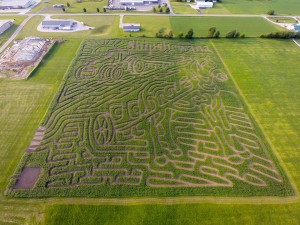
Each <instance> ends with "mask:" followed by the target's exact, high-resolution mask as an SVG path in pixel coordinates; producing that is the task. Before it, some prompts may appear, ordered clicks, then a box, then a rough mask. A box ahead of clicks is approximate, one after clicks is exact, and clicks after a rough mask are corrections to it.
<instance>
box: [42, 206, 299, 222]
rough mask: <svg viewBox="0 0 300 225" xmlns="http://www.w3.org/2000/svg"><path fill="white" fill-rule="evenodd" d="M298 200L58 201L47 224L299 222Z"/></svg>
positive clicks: (49, 210)
mask: <svg viewBox="0 0 300 225" xmlns="http://www.w3.org/2000/svg"><path fill="white" fill-rule="evenodd" d="M299 211H300V205H299V204H290V205H271V204H264V205H260V204H253V205H247V204H243V205H232V204H218V205H217V204H211V203H206V204H187V205H186V204H180V205H159V204H158V205H135V206H111V205H108V206H104V205H100V206H95V205H94V206H91V205H72V206H71V205H58V206H49V207H48V208H47V210H46V224H48V225H55V224H58V223H59V224H62V225H63V224H86V225H92V224H95V223H100V224H101V225H118V224H124V225H127V224H128V225H135V224H136V225H151V224H153V225H173V224H178V225H181V224H188V225H197V224H212V225H214V224H232V225H233V224H235V225H238V224H247V225H263V224H277V225H284V224H294V225H296V224H299V223H300V218H299Z"/></svg>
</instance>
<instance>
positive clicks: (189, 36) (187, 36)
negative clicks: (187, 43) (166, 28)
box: [185, 28, 194, 39]
mask: <svg viewBox="0 0 300 225" xmlns="http://www.w3.org/2000/svg"><path fill="white" fill-rule="evenodd" d="M193 35H194V31H193V29H192V28H191V29H189V31H188V32H187V33H186V35H185V38H187V39H192V38H193Z"/></svg>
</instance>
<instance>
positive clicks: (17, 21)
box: [0, 16, 26, 46]
mask: <svg viewBox="0 0 300 225" xmlns="http://www.w3.org/2000/svg"><path fill="white" fill-rule="evenodd" d="M25 18H26V16H15V17H12V16H1V17H0V20H13V19H15V21H14V25H13V26H12V27H10V28H9V29H8V30H6V31H5V32H4V33H3V34H1V35H0V46H1V45H3V44H4V43H5V41H7V39H9V38H10V36H11V35H12V34H13V33H14V32H15V30H16V29H17V28H18V26H19V25H20V24H21V23H22V21H23V20H24V19H25Z"/></svg>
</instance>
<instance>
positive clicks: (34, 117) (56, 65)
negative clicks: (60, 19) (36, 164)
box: [0, 39, 81, 195]
mask: <svg viewBox="0 0 300 225" xmlns="http://www.w3.org/2000/svg"><path fill="white" fill-rule="evenodd" d="M80 43H81V40H79V39H77V40H73V41H67V42H66V43H64V44H62V45H55V46H54V47H53V49H51V51H50V52H49V53H48V55H47V56H46V57H45V59H44V60H43V62H42V64H41V65H40V66H39V67H38V68H37V69H36V70H35V71H34V72H33V74H32V75H31V77H30V78H29V79H28V80H26V81H24V80H23V81H10V80H4V79H1V80H0V126H1V129H0V152H1V154H0V161H1V163H0V170H1V173H0V192H1V195H2V193H3V192H4V189H5V187H6V185H7V182H8V180H9V176H11V175H12V174H13V171H14V169H15V167H16V165H17V163H18V162H19V160H20V157H21V155H22V154H23V153H24V150H25V149H26V148H27V147H28V145H29V143H30V141H31V139H32V138H33V135H34V133H35V131H36V129H37V127H38V126H39V123H40V121H41V119H42V117H43V116H44V114H45V113H46V111H47V109H48V107H49V104H50V102H51V100H52V98H53V96H54V95H55V94H56V91H57V89H58V87H59V86H60V83H61V81H62V79H63V76H64V74H65V73H66V71H67V69H68V66H69V64H70V62H71V60H72V59H73V57H74V56H75V54H76V50H77V48H78V47H79V45H80Z"/></svg>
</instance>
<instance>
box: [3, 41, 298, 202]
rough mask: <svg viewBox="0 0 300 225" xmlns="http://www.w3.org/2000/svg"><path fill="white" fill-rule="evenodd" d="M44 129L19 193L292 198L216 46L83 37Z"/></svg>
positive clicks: (20, 174)
mask: <svg viewBox="0 0 300 225" xmlns="http://www.w3.org/2000/svg"><path fill="white" fill-rule="evenodd" d="M38 131H39V132H38V133H37V134H36V136H37V137H38V139H37V140H33V142H32V143H33V144H34V143H36V145H33V144H32V143H31V145H30V146H29V148H28V149H27V150H26V152H25V154H24V156H23V158H22V160H21V163H20V165H19V167H18V168H17V170H16V172H15V174H14V176H13V177H12V179H11V182H10V185H9V187H8V191H7V193H8V194H9V195H11V196H18V197H33V196H34V197H37V196H38V197H43V196H91V197H96V196H100V197H119V196H120V197H131V196H194V195H195V196H196V195H207V196H286V195H292V194H293V191H292V188H291V186H290V183H289V181H288V179H287V177H286V175H285V173H284V171H283V170H282V169H281V167H280V165H279V163H278V161H277V159H276V157H274V156H273V154H272V150H271V147H270V145H269V144H268V142H267V141H266V140H265V137H264V136H263V134H262V132H261V130H260V128H259V127H258V126H257V124H256V122H255V120H254V119H253V117H252V116H251V114H250V112H249V110H248V108H247V106H246V105H245V103H244V101H243V99H242V97H241V96H240V94H239V92H238V90H237V88H236V87H235V85H234V83H233V81H232V80H231V78H230V76H229V74H227V72H226V70H225V69H224V67H223V65H222V63H221V62H220V60H219V58H218V56H217V54H216V52H215V51H214V48H213V47H212V46H211V45H210V43H209V42H198V43H192V44H191V43H188V42H176V41H163V42H158V41H148V40H147V41H145V40H139V39H137V40H119V39H113V40H87V41H85V42H84V43H83V44H82V46H81V49H80V51H79V53H78V56H77V58H76V59H75V61H74V62H73V65H72V66H71V68H70V70H69V72H68V75H67V77H66V81H65V83H64V85H63V86H62V87H61V89H60V91H59V93H58V95H57V96H56V98H55V99H54V101H53V103H52V105H51V107H50V109H49V112H48V114H47V116H46V118H45V120H44V122H43V124H42V126H41V127H40V128H39V130H38ZM24 171H25V172H26V173H25V172H24ZM30 171H33V172H32V173H33V175H31V176H30ZM26 174H27V175H26ZM26 176H28V179H29V180H30V182H29V183H27V184H26V183H24V185H23V184H22V180H26Z"/></svg>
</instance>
